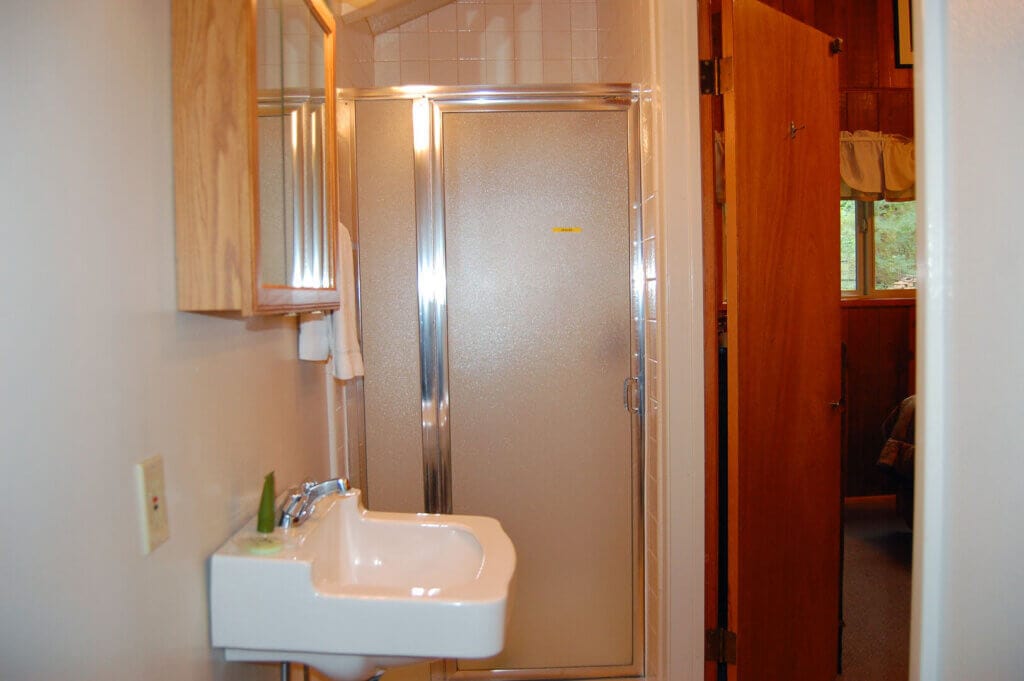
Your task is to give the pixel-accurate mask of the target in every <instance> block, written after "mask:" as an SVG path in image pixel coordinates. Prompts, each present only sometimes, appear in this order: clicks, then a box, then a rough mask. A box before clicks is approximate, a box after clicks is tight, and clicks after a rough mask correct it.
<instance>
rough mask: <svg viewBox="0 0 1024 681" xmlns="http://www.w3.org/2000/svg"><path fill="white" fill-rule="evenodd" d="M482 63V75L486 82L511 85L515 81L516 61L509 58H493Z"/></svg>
mask: <svg viewBox="0 0 1024 681" xmlns="http://www.w3.org/2000/svg"><path fill="white" fill-rule="evenodd" d="M484 64H485V66H484V76H485V77H486V82H487V83H488V84H493V85H512V84H513V83H515V82H516V62H514V61H512V60H511V59H493V60H488V61H485V62H484Z"/></svg>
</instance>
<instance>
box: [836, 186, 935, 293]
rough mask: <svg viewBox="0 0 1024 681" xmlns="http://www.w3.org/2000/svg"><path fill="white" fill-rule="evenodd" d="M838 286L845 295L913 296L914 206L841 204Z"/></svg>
mask: <svg viewBox="0 0 1024 681" xmlns="http://www.w3.org/2000/svg"><path fill="white" fill-rule="evenodd" d="M839 205H840V208H839V241H840V282H841V287H842V292H843V294H845V295H861V296H899V295H913V293H912V291H913V289H916V288H917V247H916V241H915V239H916V231H917V230H916V225H917V214H916V212H915V209H914V202H913V201H901V202H899V203H890V202H888V201H840V202H839Z"/></svg>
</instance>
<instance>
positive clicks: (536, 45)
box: [515, 31, 543, 59]
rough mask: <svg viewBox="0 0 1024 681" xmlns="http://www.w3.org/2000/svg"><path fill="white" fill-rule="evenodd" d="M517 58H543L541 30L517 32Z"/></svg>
mask: <svg viewBox="0 0 1024 681" xmlns="http://www.w3.org/2000/svg"><path fill="white" fill-rule="evenodd" d="M515 58H516V59H543V54H542V49H541V33H540V31H523V32H517V33H516V34H515Z"/></svg>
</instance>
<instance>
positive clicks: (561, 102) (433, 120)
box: [341, 86, 646, 681]
mask: <svg viewBox="0 0 1024 681" xmlns="http://www.w3.org/2000/svg"><path fill="white" fill-rule="evenodd" d="M341 96H342V97H344V98H345V99H355V100H358V99H413V100H414V104H413V118H414V122H413V124H414V174H415V187H416V189H415V191H416V224H417V277H418V290H419V332H420V366H421V374H420V391H421V395H420V397H421V409H422V424H423V428H422V439H423V480H424V499H425V508H426V510H427V512H432V513H451V512H452V482H451V480H452V471H451V437H450V432H449V420H448V416H449V395H448V347H447V295H446V290H447V281H446V263H445V247H444V246H445V242H444V220H445V216H444V185H443V166H442V158H441V141H442V139H443V130H442V113H443V112H445V111H452V110H457V111H473V112H488V111H516V110H522V111H538V110H550V111H609V110H620V111H627V112H628V116H627V120H628V123H627V125H628V132H627V138H628V150H627V159H628V177H629V189H628V192H629V200H630V210H629V216H630V217H629V220H630V232H631V238H630V243H631V253H630V280H631V292H630V301H631V302H630V306H631V311H632V314H633V317H634V319H635V320H636V324H635V326H634V328H633V329H632V333H631V337H632V338H631V346H632V353H631V354H632V357H631V370H632V375H633V377H635V379H636V382H637V392H636V395H637V402H636V405H635V410H633V412H632V414H631V418H632V433H633V438H632V456H631V460H632V466H631V468H632V481H631V488H632V498H633V503H632V507H631V517H632V532H633V538H634V539H633V547H632V549H633V574H634V585H633V622H634V625H633V644H632V648H633V655H632V658H633V662H632V664H630V665H624V666H614V667H565V668H549V669H494V670H480V671H475V670H473V671H460V670H458V668H457V663H456V661H454V660H448V661H445V662H441V663H435V664H434V665H432V668H431V676H432V678H433V679H435V680H438V681H439V680H440V679H458V680H459V681H463V680H465V681H471V680H477V679H479V680H484V679H596V678H601V679H625V678H635V677H638V676H642V675H643V673H644V668H645V665H644V634H645V628H646V627H645V619H644V600H643V596H644V555H645V550H644V544H643V518H644V515H643V514H644V509H643V479H644V471H643V452H644V449H643V443H644V437H643V424H644V412H645V406H646V400H645V378H646V376H645V373H646V372H645V345H646V343H645V340H646V339H645V324H646V319H645V304H644V303H645V296H646V291H645V286H644V283H645V282H644V270H643V253H642V245H643V224H642V214H641V204H642V196H643V195H642V190H641V186H640V167H639V162H638V159H639V151H640V140H639V128H640V126H639V107H638V96H637V93H636V92H635V91H633V90H632V89H631V88H629V87H626V86H572V87H568V88H558V89H552V88H537V87H511V88H488V89H483V90H481V89H478V88H460V87H454V88H443V87H425V88H416V89H411V88H382V89H373V90H343V91H341Z"/></svg>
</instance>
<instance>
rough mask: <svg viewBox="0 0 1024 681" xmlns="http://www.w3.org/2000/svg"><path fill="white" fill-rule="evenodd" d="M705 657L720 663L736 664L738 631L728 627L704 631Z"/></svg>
mask: <svg viewBox="0 0 1024 681" xmlns="http://www.w3.org/2000/svg"><path fill="white" fill-rule="evenodd" d="M704 659H705V660H706V661H708V662H717V663H719V664H736V632H734V631H728V630H726V629H706V630H705V631H704Z"/></svg>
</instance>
